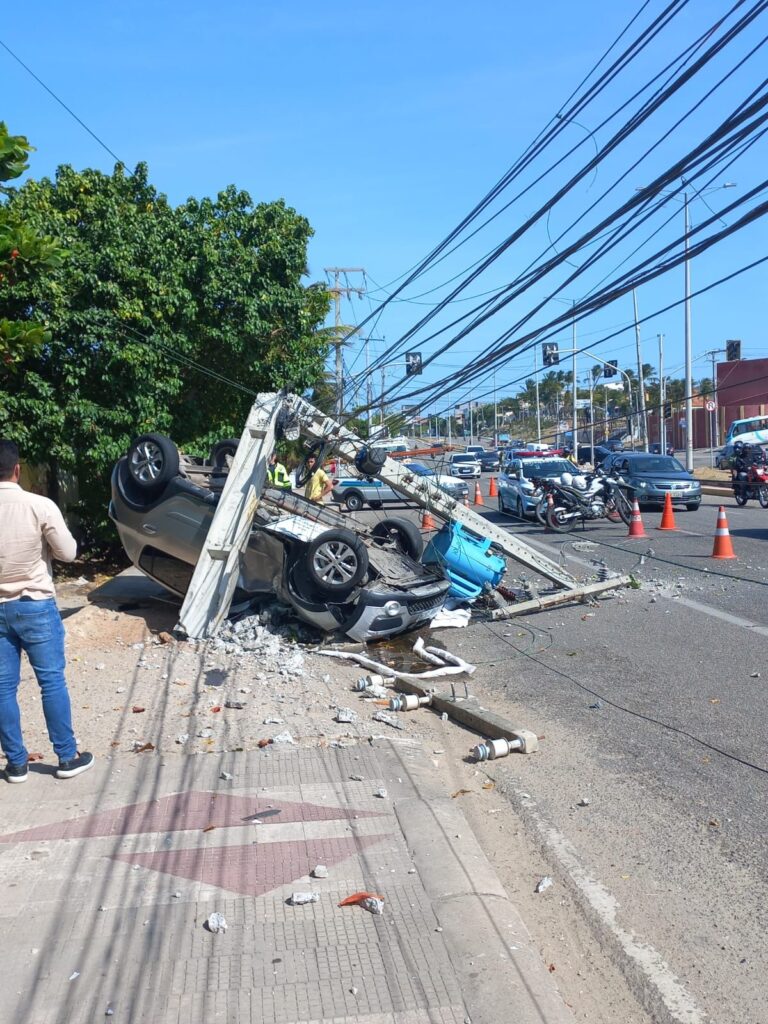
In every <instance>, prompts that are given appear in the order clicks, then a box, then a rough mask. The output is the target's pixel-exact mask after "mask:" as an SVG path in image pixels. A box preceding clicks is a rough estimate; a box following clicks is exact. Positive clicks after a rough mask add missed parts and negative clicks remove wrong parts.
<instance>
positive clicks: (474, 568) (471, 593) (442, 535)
mask: <svg viewBox="0 0 768 1024" xmlns="http://www.w3.org/2000/svg"><path fill="white" fill-rule="evenodd" d="M490 547H491V542H490V541H489V540H488V539H487V538H480V537H475V536H474V534H471V533H467V531H466V530H465V529H464V527H463V526H462V525H461V523H446V524H445V526H444V527H443V528H442V529H441V530H440V531H439V532H438V533H436V534H435V536H434V537H433V538H432V540H431V541H430V542H429V544H428V545H427V547H426V548H425V550H424V554H423V556H422V559H421V560H422V562H423V563H424V564H425V565H439V566H440V567H441V568H442V570H443V572H444V573H445V575H446V576H447V577H448V579H449V580H450V581H451V589H450V595H451V597H457V598H459V599H460V600H462V601H473V600H474V599H475V598H476V597H479V596H480V594H481V593H482V592H483V589H484V587H485V586H486V584H487V585H489V586H491V587H495V586H496V585H497V584H499V583H501V580H502V578H503V576H504V573H505V572H506V568H507V565H506V562H505V561H504V559H503V558H501V556H500V555H493V554H491V552H490V550H489V549H490Z"/></svg>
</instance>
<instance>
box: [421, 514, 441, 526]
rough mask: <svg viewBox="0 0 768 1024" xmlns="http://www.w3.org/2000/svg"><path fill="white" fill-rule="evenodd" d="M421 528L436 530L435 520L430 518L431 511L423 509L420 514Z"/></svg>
mask: <svg viewBox="0 0 768 1024" xmlns="http://www.w3.org/2000/svg"><path fill="white" fill-rule="evenodd" d="M421 528H422V530H436V529H437V527H436V526H435V520H434V519H433V518H432V513H431V512H430V511H429V510H428V509H425V510H424V512H423V513H422V515H421Z"/></svg>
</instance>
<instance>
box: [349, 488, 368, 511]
mask: <svg viewBox="0 0 768 1024" xmlns="http://www.w3.org/2000/svg"><path fill="white" fill-rule="evenodd" d="M344 504H345V505H346V506H347V509H348V510H349V511H350V512H359V511H360V509H361V508H362V507H363V505H364V504H365V501H364V500H363V496H362V494H360V493H359V492H358V491H350V493H349V494H347V495H345V496H344Z"/></svg>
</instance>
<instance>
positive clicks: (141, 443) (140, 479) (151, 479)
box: [128, 434, 179, 494]
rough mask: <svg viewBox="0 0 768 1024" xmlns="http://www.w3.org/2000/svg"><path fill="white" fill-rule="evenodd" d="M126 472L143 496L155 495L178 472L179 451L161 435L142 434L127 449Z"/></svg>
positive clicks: (170, 441)
mask: <svg viewBox="0 0 768 1024" xmlns="http://www.w3.org/2000/svg"><path fill="white" fill-rule="evenodd" d="M128 472H129V473H130V474H131V479H132V481H133V482H134V484H135V485H136V486H137V487H138V488H139V489H140V490H141V491H143V492H144V493H145V494H154V493H157V492H159V491H161V490H162V489H163V488H164V487H165V486H166V484H168V483H170V481H171V480H173V478H174V477H175V476H176V474H177V473H178V472H179V451H178V449H177V447H176V445H175V444H174V443H173V441H172V440H171V439H170V438H169V437H165V436H164V435H163V434H142V435H141V437H137V438H136V440H135V441H134V442H133V443H132V444H131V447H130V448H129V449H128Z"/></svg>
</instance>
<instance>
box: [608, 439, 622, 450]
mask: <svg viewBox="0 0 768 1024" xmlns="http://www.w3.org/2000/svg"><path fill="white" fill-rule="evenodd" d="M604 445H605V447H606V448H607V449H608V451H609V452H623V451H624V441H623V439H622V438H620V437H609V438H608V440H607V441H605V442H604Z"/></svg>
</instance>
